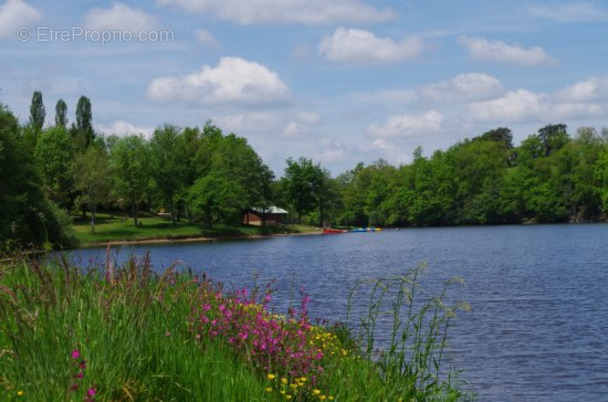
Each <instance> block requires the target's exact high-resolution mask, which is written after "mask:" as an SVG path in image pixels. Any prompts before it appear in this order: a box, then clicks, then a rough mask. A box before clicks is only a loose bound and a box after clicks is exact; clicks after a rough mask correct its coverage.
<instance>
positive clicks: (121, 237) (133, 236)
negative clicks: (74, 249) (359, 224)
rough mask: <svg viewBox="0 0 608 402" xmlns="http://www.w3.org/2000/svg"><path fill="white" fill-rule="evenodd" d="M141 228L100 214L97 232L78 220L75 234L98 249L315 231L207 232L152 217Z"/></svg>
mask: <svg viewBox="0 0 608 402" xmlns="http://www.w3.org/2000/svg"><path fill="white" fill-rule="evenodd" d="M139 221H140V225H139V226H135V225H134V224H133V219H129V218H124V217H121V216H118V215H110V214H105V213H101V214H97V215H96V217H95V233H93V232H92V230H91V224H90V221H89V220H82V219H80V218H79V217H75V220H74V232H75V234H76V237H77V239H78V241H79V245H80V246H81V247H88V246H95V245H100V244H104V243H107V242H121V241H148V240H173V241H178V240H183V239H197V238H198V239H205V238H209V239H215V238H239V237H250V236H263V235H272V234H285V233H312V232H315V228H314V227H312V226H306V225H277V226H270V225H269V226H266V227H258V226H247V225H241V226H227V225H223V224H218V225H215V226H213V227H212V229H205V228H204V227H203V226H202V225H201V224H200V223H197V224H192V223H188V222H187V221H183V220H182V221H180V222H177V223H176V224H173V223H171V221H170V220H169V219H168V218H164V217H158V216H153V215H148V216H142V217H140V218H139Z"/></svg>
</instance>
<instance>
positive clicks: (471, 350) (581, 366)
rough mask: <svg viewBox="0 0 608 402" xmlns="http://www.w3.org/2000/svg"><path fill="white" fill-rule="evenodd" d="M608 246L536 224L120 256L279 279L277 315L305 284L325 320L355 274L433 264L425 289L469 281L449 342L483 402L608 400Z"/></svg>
mask: <svg viewBox="0 0 608 402" xmlns="http://www.w3.org/2000/svg"><path fill="white" fill-rule="evenodd" d="M607 243H608V224H592V225H582V224H581V225H546V226H545V225H539V226H500V227H471V228H436V229H435V228H433V229H405V230H401V231H394V230H386V231H383V232H381V233H349V234H344V235H334V236H295V237H281V238H271V239H264V240H249V241H240V242H225V243H213V244H179V245H160V246H149V245H147V246H144V247H136V248H131V247H123V248H122V249H120V250H114V251H113V255H114V256H115V257H117V258H118V259H124V258H126V257H127V256H128V255H129V254H130V253H134V254H136V255H143V254H145V253H146V252H148V251H149V253H150V256H151V259H152V261H153V263H154V264H155V266H156V267H158V269H159V270H162V269H163V268H165V267H168V266H169V265H171V264H172V263H174V262H175V261H176V260H180V261H181V262H182V263H183V264H184V265H187V266H189V267H191V268H192V270H193V271H194V272H195V273H201V272H205V273H206V274H207V275H209V276H210V277H211V278H212V279H215V280H218V281H222V282H224V284H226V285H231V284H232V285H234V286H238V287H241V286H248V287H251V285H252V284H253V277H254V275H257V276H258V283H259V284H265V283H266V282H267V281H269V280H271V279H276V283H275V285H274V286H275V287H276V288H277V289H278V291H277V294H276V297H275V299H276V300H277V303H279V305H278V306H277V308H284V307H285V305H286V303H287V300H289V298H290V294H291V293H292V292H291V289H292V288H294V287H295V288H296V293H297V289H299V288H301V287H302V288H305V289H306V291H307V293H309V294H310V295H311V298H312V305H311V309H310V310H311V316H313V317H323V318H329V319H343V318H344V317H345V314H346V300H347V295H348V293H349V291H350V289H351V288H352V286H353V285H354V284H355V282H356V281H357V280H358V279H366V278H376V277H381V276H386V275H391V274H401V273H404V272H405V271H406V270H407V269H410V268H413V267H415V266H416V265H417V264H418V263H420V262H422V261H426V262H427V263H428V266H429V271H428V272H427V273H426V274H425V278H424V279H425V281H424V282H425V283H426V285H425V286H426V288H427V289H428V292H433V291H435V290H438V289H439V287H440V285H441V283H442V281H443V280H445V279H448V278H450V277H453V276H461V277H463V278H464V279H465V285H464V286H462V287H458V288H454V289H452V291H451V295H453V296H454V297H455V298H456V299H458V300H466V301H467V302H468V303H469V304H470V305H471V307H472V311H471V312H470V313H460V314H459V315H458V318H457V319H456V324H455V326H454V327H453V328H452V330H451V335H450V337H449V338H450V341H449V342H450V347H451V350H452V351H453V354H454V359H455V364H456V366H457V368H459V369H461V370H463V371H464V373H463V375H462V378H463V379H464V380H466V381H467V382H468V383H469V384H470V385H471V387H472V388H473V390H474V391H475V393H476V394H477V395H478V397H479V399H480V400H490V401H528V400H529V401H608V260H607V259H606V252H605V250H606V245H607ZM75 258H77V259H81V260H82V263H83V264H85V265H86V264H87V263H88V262H89V261H90V260H91V259H103V258H105V251H104V250H79V251H76V252H75ZM294 284H295V286H292V285H294ZM280 303H282V304H280ZM356 303H357V302H356ZM362 303H363V302H362V301H361V304H362ZM362 308H363V307H362V305H358V306H357V307H356V310H357V311H361V309H362Z"/></svg>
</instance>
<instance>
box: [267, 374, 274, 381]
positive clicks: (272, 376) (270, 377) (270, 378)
mask: <svg viewBox="0 0 608 402" xmlns="http://www.w3.org/2000/svg"><path fill="white" fill-rule="evenodd" d="M266 377H267V378H268V379H269V380H270V381H272V380H274V377H275V375H274V374H268V375H267V376H266Z"/></svg>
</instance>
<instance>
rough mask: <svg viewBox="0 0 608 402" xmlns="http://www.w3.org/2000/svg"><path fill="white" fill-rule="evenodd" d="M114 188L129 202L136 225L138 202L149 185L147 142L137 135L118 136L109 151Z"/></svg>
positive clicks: (136, 224)
mask: <svg viewBox="0 0 608 402" xmlns="http://www.w3.org/2000/svg"><path fill="white" fill-rule="evenodd" d="M110 166H111V169H112V175H113V177H114V190H115V192H116V194H117V195H118V196H119V197H123V198H124V200H125V201H127V202H129V203H130V204H131V208H132V212H133V223H134V224H135V226H138V224H139V222H138V215H139V203H140V202H141V200H142V198H143V197H144V195H145V193H146V190H147V189H148V187H149V179H150V158H149V149H148V144H147V143H146V142H145V141H144V139H143V138H142V137H140V136H137V135H129V136H127V137H123V138H119V139H118V140H117V141H116V143H115V144H114V145H113V147H112V149H111V151H110Z"/></svg>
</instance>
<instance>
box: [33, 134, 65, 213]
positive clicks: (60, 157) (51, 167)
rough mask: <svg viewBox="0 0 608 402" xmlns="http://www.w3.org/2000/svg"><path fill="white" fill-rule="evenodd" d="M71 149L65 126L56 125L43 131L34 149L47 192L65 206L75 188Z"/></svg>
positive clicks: (51, 197) (53, 199) (50, 197)
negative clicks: (71, 168) (71, 167)
mask: <svg viewBox="0 0 608 402" xmlns="http://www.w3.org/2000/svg"><path fill="white" fill-rule="evenodd" d="M70 149H71V144H70V138H69V136H68V133H67V132H66V131H65V129H64V128H63V127H57V126H54V127H50V128H48V129H46V130H44V131H43V132H42V134H41V135H40V138H39V139H38V143H37V144H36V149H35V151H34V157H35V161H36V166H37V167H38V171H39V172H40V174H41V176H42V178H43V182H44V190H45V193H46V194H47V196H48V197H49V199H51V200H52V201H55V202H56V203H58V204H59V205H62V206H64V207H67V206H68V204H69V199H70V193H71V192H72V190H73V181H72V175H71V170H70V166H71V164H72V154H71V152H70Z"/></svg>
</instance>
